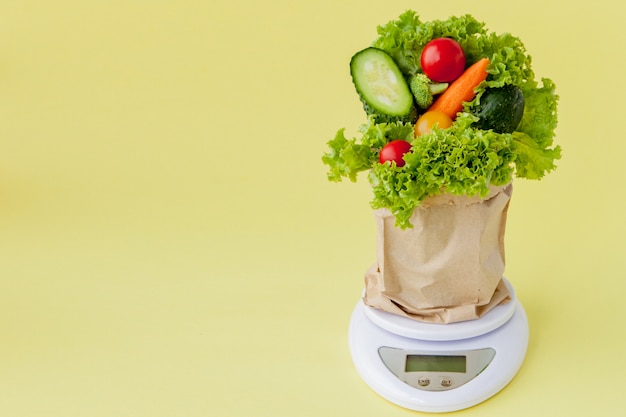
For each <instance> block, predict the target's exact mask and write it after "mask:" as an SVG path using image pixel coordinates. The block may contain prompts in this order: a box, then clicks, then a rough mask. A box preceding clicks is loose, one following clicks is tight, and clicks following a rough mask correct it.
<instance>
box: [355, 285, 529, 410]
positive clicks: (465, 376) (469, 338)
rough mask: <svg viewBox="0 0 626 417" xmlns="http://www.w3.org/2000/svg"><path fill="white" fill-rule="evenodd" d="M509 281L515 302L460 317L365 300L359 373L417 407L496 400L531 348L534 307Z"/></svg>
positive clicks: (360, 313) (360, 311) (358, 339)
mask: <svg viewBox="0 0 626 417" xmlns="http://www.w3.org/2000/svg"><path fill="white" fill-rule="evenodd" d="M504 282H505V284H506V285H507V287H508V289H509V292H510V294H511V299H512V300H511V301H509V302H507V303H504V304H501V305H498V306H496V307H495V308H494V309H492V310H491V311H490V312H488V313H487V314H485V315H484V316H483V317H481V318H480V319H477V320H470V321H465V322H459V323H451V324H431V323H423V322H418V321H415V320H412V319H409V318H406V317H401V316H398V315H395V314H391V313H387V312H384V311H381V310H378V309H374V308H371V307H368V306H366V305H365V304H364V303H363V301H362V300H361V301H359V302H358V303H357V305H356V307H355V309H354V311H353V313H352V317H351V320H350V329H349V344H350V353H351V355H352V360H353V362H354V365H355V367H356V369H357V371H358V372H359V374H360V375H361V377H362V378H363V380H364V381H365V382H366V383H367V384H368V385H369V386H370V388H372V389H373V390H374V391H375V392H377V393H378V394H379V395H380V396H382V397H383V398H385V399H387V400H388V401H390V402H392V403H394V404H397V405H399V406H401V407H404V408H408V409H411V410H415V411H424V412H450V411H457V410H461V409H465V408H469V407H472V406H474V405H476V404H479V403H481V402H483V401H485V400H487V399H489V398H490V397H492V396H493V395H495V394H496V393H498V392H499V391H500V390H502V389H503V388H504V387H505V386H506V385H507V384H508V383H509V382H510V381H511V380H512V379H513V377H514V376H515V375H516V374H517V372H518V370H519V368H520V367H521V365H522V363H523V361H524V357H525V356H526V350H527V347H528V319H527V317H526V312H525V311H524V308H523V306H522V304H521V303H520V302H519V301H518V300H517V297H516V296H515V292H514V290H513V287H512V286H511V284H510V283H509V282H508V281H507V280H506V279H504Z"/></svg>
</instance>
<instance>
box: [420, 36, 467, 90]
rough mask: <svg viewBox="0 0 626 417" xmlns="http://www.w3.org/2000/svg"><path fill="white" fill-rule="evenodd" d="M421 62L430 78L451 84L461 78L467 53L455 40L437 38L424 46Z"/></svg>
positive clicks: (423, 69)
mask: <svg viewBox="0 0 626 417" xmlns="http://www.w3.org/2000/svg"><path fill="white" fill-rule="evenodd" d="M420 62H421V63H422V71H424V74H426V76H427V77H428V78H430V79H431V80H433V81H436V82H440V83H449V82H452V81H454V80H456V79H457V78H459V76H460V75H461V74H462V73H463V70H465V52H463V48H461V45H459V43H458V42H457V41H455V40H454V39H450V38H437V39H433V40H432V41H430V42H428V43H427V44H426V46H424V49H423V50H422V56H421V57H420Z"/></svg>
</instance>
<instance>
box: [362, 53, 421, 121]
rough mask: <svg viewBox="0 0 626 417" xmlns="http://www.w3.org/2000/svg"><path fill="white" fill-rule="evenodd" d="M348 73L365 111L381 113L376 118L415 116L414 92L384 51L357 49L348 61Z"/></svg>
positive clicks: (385, 119)
mask: <svg viewBox="0 0 626 417" xmlns="http://www.w3.org/2000/svg"><path fill="white" fill-rule="evenodd" d="M350 74H351V75H352V81H353V82H354V86H355V88H356V90H357V93H358V94H359V97H360V98H361V101H362V102H363V106H364V108H365V111H366V112H367V113H368V114H373V115H375V116H380V118H379V121H388V120H393V119H398V120H411V119H412V120H413V121H414V120H415V117H416V116H417V113H416V111H415V106H414V104H413V95H412V94H411V91H410V90H409V86H408V84H407V82H406V80H405V78H404V75H403V74H402V72H401V71H400V69H399V68H398V66H397V65H396V63H395V62H394V60H393V59H392V58H391V57H390V56H389V55H388V54H387V53H386V52H384V51H382V50H380V49H376V48H366V49H364V50H362V51H360V52H357V53H356V54H355V55H354V56H353V57H352V59H351V61H350Z"/></svg>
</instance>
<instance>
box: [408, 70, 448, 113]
mask: <svg viewBox="0 0 626 417" xmlns="http://www.w3.org/2000/svg"><path fill="white" fill-rule="evenodd" d="M409 88H410V89H411V93H413V97H414V98H415V103H416V104H417V106H418V107H419V108H421V109H427V108H428V107H430V105H431V104H433V96H435V95H437V94H441V93H443V92H444V91H445V90H446V88H448V83H435V82H433V81H432V80H431V79H430V78H428V77H427V76H426V75H424V74H422V73H417V74H415V75H413V76H411V78H410V79H409Z"/></svg>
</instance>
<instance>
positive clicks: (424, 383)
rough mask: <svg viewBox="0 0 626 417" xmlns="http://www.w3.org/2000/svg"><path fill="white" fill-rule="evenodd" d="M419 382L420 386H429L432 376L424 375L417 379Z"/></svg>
mask: <svg viewBox="0 0 626 417" xmlns="http://www.w3.org/2000/svg"><path fill="white" fill-rule="evenodd" d="M417 384H418V385H419V386H420V387H427V386H429V385H430V378H428V377H427V376H423V377H421V378H420V379H418V380H417Z"/></svg>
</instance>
